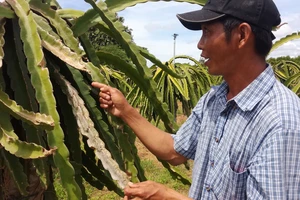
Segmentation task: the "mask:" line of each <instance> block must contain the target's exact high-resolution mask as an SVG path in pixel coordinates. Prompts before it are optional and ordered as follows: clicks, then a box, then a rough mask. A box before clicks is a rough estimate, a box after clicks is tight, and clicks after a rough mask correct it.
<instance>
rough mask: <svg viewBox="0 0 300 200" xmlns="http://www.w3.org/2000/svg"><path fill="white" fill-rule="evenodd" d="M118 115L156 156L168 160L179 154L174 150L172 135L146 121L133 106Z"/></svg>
mask: <svg viewBox="0 0 300 200" xmlns="http://www.w3.org/2000/svg"><path fill="white" fill-rule="evenodd" d="M120 117H121V119H122V120H123V121H124V122H125V123H126V124H128V125H129V126H130V127H131V129H132V130H133V131H134V132H135V134H136V136H137V137H138V138H139V139H140V140H141V142H142V143H143V144H144V145H145V146H146V147H147V148H148V149H149V151H151V152H152V153H153V154H154V155H155V156H157V157H158V158H160V159H163V160H167V161H168V160H172V159H174V158H175V157H177V156H180V155H179V154H177V153H176V152H175V150H174V147H173V143H174V140H173V138H172V136H171V135H170V134H169V133H167V132H164V131H162V130H160V129H158V128H157V127H155V126H154V125H153V124H151V123H150V122H148V121H147V120H146V119H145V118H144V117H142V116H141V115H140V114H139V112H138V111H137V110H136V109H134V108H133V107H130V108H129V109H128V110H127V112H126V113H124V114H122V115H121V116H120Z"/></svg>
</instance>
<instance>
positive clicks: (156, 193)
mask: <svg viewBox="0 0 300 200" xmlns="http://www.w3.org/2000/svg"><path fill="white" fill-rule="evenodd" d="M124 194H125V197H124V200H130V199H131V200H190V198H188V197H185V196H183V195H182V194H180V193H178V192H176V191H174V190H172V189H170V188H167V187H166V186H164V185H162V184H159V183H155V182H153V181H145V182H141V183H129V184H128V186H127V187H126V188H125V189H124Z"/></svg>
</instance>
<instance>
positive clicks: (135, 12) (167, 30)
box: [57, 0, 300, 62]
mask: <svg viewBox="0 0 300 200" xmlns="http://www.w3.org/2000/svg"><path fill="white" fill-rule="evenodd" d="M57 1H58V2H59V4H60V5H61V7H62V8H72V9H76V10H83V11H85V10H88V9H90V8H91V6H90V5H89V4H88V3H86V2H85V1H84V0H76V3H74V2H75V1H74V0H57ZM274 2H275V4H276V5H277V7H278V10H279V12H280V13H281V21H282V23H284V22H285V23H287V24H286V25H284V26H282V27H281V28H280V29H279V30H277V31H274V35H275V36H276V40H278V39H280V38H282V37H285V36H286V35H289V34H291V33H293V32H300V12H299V8H300V1H299V0H274ZM198 9H201V6H198V5H195V4H188V3H178V2H172V1H171V2H163V1H160V2H147V3H141V4H137V5H136V6H134V7H129V8H126V9H125V10H123V11H120V12H119V13H118V15H119V16H122V17H124V19H125V22H124V25H126V26H128V27H129V28H131V29H132V35H133V39H134V42H135V43H136V44H137V45H139V46H143V47H146V48H147V49H148V50H149V51H150V53H151V54H153V55H155V56H156V57H157V58H158V59H160V60H161V61H163V62H165V61H168V60H169V59H171V58H172V57H173V56H174V49H175V55H188V56H191V57H193V58H195V59H197V60H199V59H200V54H201V51H200V50H199V49H197V43H198V41H199V39H200V37H201V34H202V33H201V31H191V30H188V29H186V28H184V27H183V26H182V24H181V23H180V22H179V21H178V19H177V17H176V14H178V13H184V12H189V11H193V10H198ZM175 33H176V34H178V36H177V37H176V40H175V42H174V37H173V34H175ZM276 40H275V41H276ZM174 46H175V48H174ZM287 55H289V56H291V57H296V56H300V40H299V39H298V40H294V41H291V42H288V43H286V44H284V45H282V46H280V47H279V48H278V49H276V50H274V51H273V52H272V53H271V54H270V55H269V57H279V56H287Z"/></svg>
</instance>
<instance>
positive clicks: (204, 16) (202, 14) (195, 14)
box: [176, 9, 225, 30]
mask: <svg viewBox="0 0 300 200" xmlns="http://www.w3.org/2000/svg"><path fill="white" fill-rule="evenodd" d="M176 16H177V18H178V19H179V21H180V22H181V23H182V25H183V26H184V27H186V28H187V29H190V30H201V24H202V23H204V22H209V21H213V20H215V19H218V18H221V17H223V16H225V14H221V13H216V12H213V11H211V10H206V9H202V10H196V11H192V12H187V13H183V14H177V15H176Z"/></svg>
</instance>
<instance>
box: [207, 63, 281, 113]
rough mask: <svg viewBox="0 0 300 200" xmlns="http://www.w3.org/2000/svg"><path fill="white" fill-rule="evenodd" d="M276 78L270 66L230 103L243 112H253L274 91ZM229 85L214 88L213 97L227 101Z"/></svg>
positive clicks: (224, 84) (224, 83)
mask: <svg viewBox="0 0 300 200" xmlns="http://www.w3.org/2000/svg"><path fill="white" fill-rule="evenodd" d="M275 81H276V78H275V76H274V72H273V69H272V67H271V66H270V65H268V66H267V67H266V69H265V70H264V71H263V72H262V73H261V74H260V75H259V76H258V77H257V78H256V79H255V80H254V81H252V83H250V84H249V85H248V86H247V87H246V88H245V89H243V90H242V91H241V92H240V93H239V94H237V95H236V96H235V97H234V98H232V99H231V100H230V101H234V102H235V103H236V104H237V106H238V107H239V108H240V109H242V110H243V111H251V110H252V109H253V108H254V107H255V106H256V105H257V104H258V103H259V102H260V101H261V100H262V99H263V98H264V97H265V96H266V94H267V93H268V92H269V91H270V90H271V89H272V87H273V85H274V83H275ZM227 93H228V85H227V83H226V82H223V83H222V84H221V85H220V86H217V87H214V88H213V94H214V95H213V96H215V97H217V98H223V99H226V95H227Z"/></svg>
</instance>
